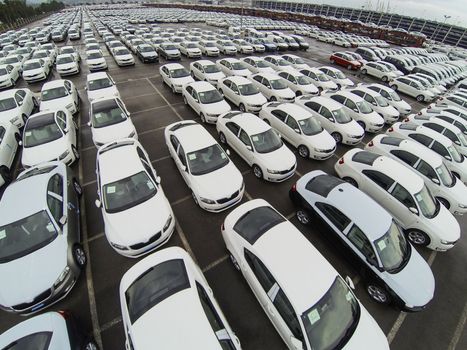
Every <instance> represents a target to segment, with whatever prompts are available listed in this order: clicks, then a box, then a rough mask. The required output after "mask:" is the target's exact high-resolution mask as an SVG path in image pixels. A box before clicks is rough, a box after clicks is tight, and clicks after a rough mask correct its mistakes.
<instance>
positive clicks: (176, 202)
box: [170, 195, 193, 206]
mask: <svg viewBox="0 0 467 350" xmlns="http://www.w3.org/2000/svg"><path fill="white" fill-rule="evenodd" d="M190 198H193V196H191V195H189V196H185V197H183V198H180V199H178V200H176V201H175V202H172V203H170V205H171V206H174V205H177V204H180V203H183V202H184V201H186V200H188V199H190Z"/></svg>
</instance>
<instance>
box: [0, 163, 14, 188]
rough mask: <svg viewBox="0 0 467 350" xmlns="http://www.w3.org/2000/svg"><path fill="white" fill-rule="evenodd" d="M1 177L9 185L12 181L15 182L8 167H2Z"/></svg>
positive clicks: (0, 169)
mask: <svg viewBox="0 0 467 350" xmlns="http://www.w3.org/2000/svg"><path fill="white" fill-rule="evenodd" d="M0 176H1V177H2V178H3V181H5V184H9V183H10V182H11V180H13V176H12V174H11V172H10V170H9V169H8V168H7V167H6V166H1V167H0Z"/></svg>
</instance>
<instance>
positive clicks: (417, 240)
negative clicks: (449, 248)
mask: <svg viewBox="0 0 467 350" xmlns="http://www.w3.org/2000/svg"><path fill="white" fill-rule="evenodd" d="M405 234H406V236H407V239H408V240H409V241H410V242H411V243H412V244H414V245H418V246H420V247H426V246H427V245H429V244H430V242H431V239H430V237H428V235H427V234H426V233H425V232H422V231H420V230H416V229H408V230H406V231H405Z"/></svg>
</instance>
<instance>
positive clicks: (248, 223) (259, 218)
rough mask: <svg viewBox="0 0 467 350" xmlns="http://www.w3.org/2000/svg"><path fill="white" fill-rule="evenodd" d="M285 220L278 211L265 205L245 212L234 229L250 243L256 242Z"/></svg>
mask: <svg viewBox="0 0 467 350" xmlns="http://www.w3.org/2000/svg"><path fill="white" fill-rule="evenodd" d="M284 221H285V219H284V218H283V217H282V216H281V215H280V214H279V213H278V212H277V211H275V210H274V209H273V208H271V207H267V206H264V207H258V208H254V209H252V210H250V211H248V212H247V213H245V214H243V216H242V217H241V218H240V219H239V220H238V221H237V223H236V224H235V226H234V227H233V229H234V230H235V231H236V232H237V233H238V234H239V235H240V236H242V237H243V238H244V239H246V240H247V241H248V242H249V243H250V244H254V243H255V242H256V241H257V240H258V239H259V238H260V237H261V236H262V235H263V234H264V233H265V232H266V231H268V230H270V229H271V228H273V227H274V226H276V225H278V224H280V223H282V222H284Z"/></svg>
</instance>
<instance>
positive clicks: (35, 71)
mask: <svg viewBox="0 0 467 350" xmlns="http://www.w3.org/2000/svg"><path fill="white" fill-rule="evenodd" d="M43 72H44V69H43V68H36V69H29V70H27V71H23V76H26V77H30V76H33V75H36V74H39V73H43Z"/></svg>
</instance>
